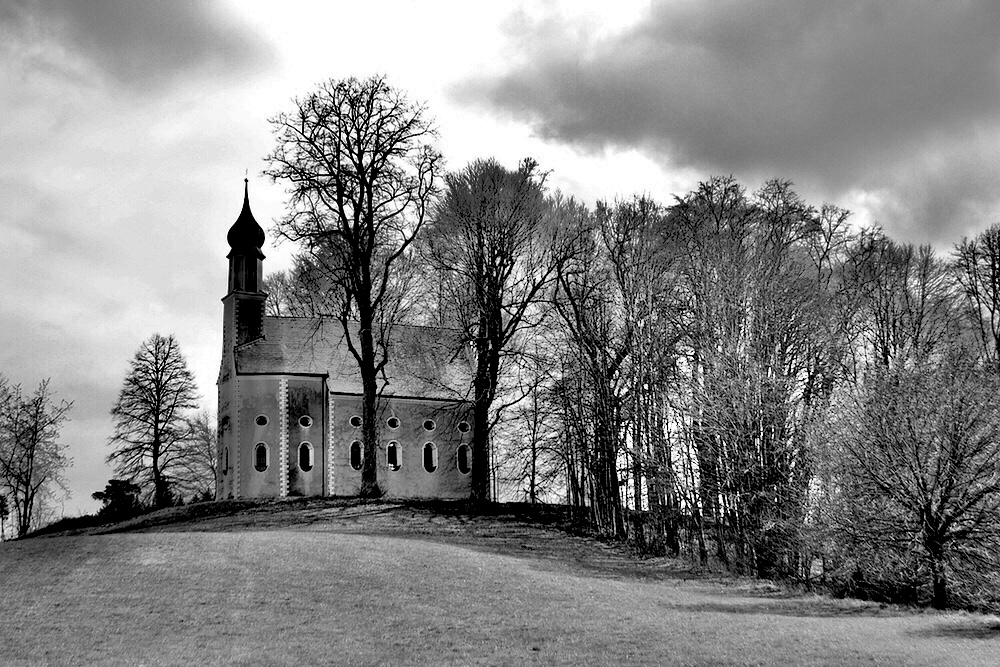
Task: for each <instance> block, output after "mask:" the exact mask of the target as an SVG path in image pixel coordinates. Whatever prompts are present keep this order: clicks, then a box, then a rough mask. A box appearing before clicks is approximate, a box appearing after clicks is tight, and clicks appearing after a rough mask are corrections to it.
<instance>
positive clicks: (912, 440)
mask: <svg viewBox="0 0 1000 667" xmlns="http://www.w3.org/2000/svg"><path fill="white" fill-rule="evenodd" d="M998 392H1000V386H998V384H997V380H996V377H995V375H994V374H993V373H991V372H988V371H986V370H984V369H983V368H982V367H981V366H979V365H978V364H977V363H976V361H975V358H974V357H973V356H972V355H969V354H967V353H966V352H965V351H964V350H961V349H949V350H947V351H945V352H943V353H942V355H941V356H940V357H939V358H938V359H933V360H924V361H921V362H918V363H916V364H911V365H907V366H901V367H896V368H892V369H882V368H880V367H876V368H875V369H874V370H873V372H872V374H871V377H870V378H869V379H868V381H867V382H866V384H865V386H864V387H863V388H862V389H861V390H860V391H859V392H857V393H855V394H854V395H853V396H852V397H851V398H850V399H849V400H848V401H846V405H845V406H844V408H843V409H842V410H840V411H839V419H838V424H839V425H838V431H837V433H838V436H839V437H838V441H839V445H840V446H841V447H842V452H843V458H842V459H841V466H842V467H841V468H840V474H839V478H838V479H837V488H839V489H840V492H841V498H840V501H841V503H842V507H843V508H844V509H843V511H842V512H841V513H840V515H839V517H838V519H839V526H840V527H839V528H838V531H839V533H840V534H841V535H853V536H854V537H855V539H854V542H853V545H852V552H853V553H852V554H851V559H852V560H853V561H854V562H855V563H857V564H856V565H855V568H856V569H857V570H859V571H860V572H861V573H862V574H863V575H864V574H868V575H871V572H868V573H865V570H866V569H867V564H866V563H864V558H863V555H864V553H865V551H866V550H870V549H872V548H873V549H874V554H875V558H877V559H885V560H888V559H890V558H895V559H896V560H897V561H898V562H905V561H907V560H909V558H910V557H911V556H916V558H917V561H916V567H915V568H914V572H913V573H911V574H912V575H914V576H916V577H918V578H919V577H920V572H921V571H924V572H927V573H928V575H927V580H929V581H928V583H929V584H930V589H931V595H930V598H931V603H932V604H933V606H935V607H938V608H943V607H945V606H947V605H948V603H949V595H950V593H949V590H950V584H951V583H952V577H953V576H954V573H956V572H960V571H962V570H968V569H969V568H970V566H971V568H972V570H973V571H974V572H977V573H978V574H979V575H985V574H987V573H989V572H993V571H995V570H996V566H997V563H996V553H997V548H998V546H1000V541H998V540H1000V472H998V471H1000V398H998V397H1000V393H998ZM889 576H890V577H892V578H899V579H902V578H903V577H905V576H906V573H904V572H900V571H899V569H898V566H897V567H895V568H893V571H892V572H891V573H890V574H889Z"/></svg>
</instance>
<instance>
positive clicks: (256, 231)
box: [226, 178, 264, 292]
mask: <svg viewBox="0 0 1000 667" xmlns="http://www.w3.org/2000/svg"><path fill="white" fill-rule="evenodd" d="M226 240H227V241H229V247H230V248H232V250H230V251H229V255H228V258H229V291H230V292H261V291H262V290H261V287H262V286H263V283H262V280H263V259H264V253H263V252H261V250H260V249H261V247H262V246H263V245H264V230H263V229H262V228H261V226H260V225H259V224H257V221H256V220H255V219H254V217H253V212H252V211H251V210H250V180H249V179H246V178H245V179H243V210H242V211H240V215H239V217H238V218H236V222H234V223H233V226H232V227H230V228H229V233H228V234H227V235H226Z"/></svg>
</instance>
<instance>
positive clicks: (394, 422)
mask: <svg viewBox="0 0 1000 667" xmlns="http://www.w3.org/2000/svg"><path fill="white" fill-rule="evenodd" d="M385 425H386V426H388V427H389V428H399V419H398V418H397V417H389V418H388V419H386V420H385Z"/></svg>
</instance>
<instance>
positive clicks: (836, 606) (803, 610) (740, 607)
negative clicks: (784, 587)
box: [673, 598, 913, 618]
mask: <svg viewBox="0 0 1000 667" xmlns="http://www.w3.org/2000/svg"><path fill="white" fill-rule="evenodd" d="M673 608H675V609H678V610H682V611H688V612H695V613H716V614H738V615H755V616H760V615H763V616H790V617H797V618H861V617H864V618H899V617H903V616H912V615H913V611H912V610H907V609H904V608H901V607H892V606H882V605H877V604H854V603H849V602H844V601H838V600H828V599H824V598H815V599H810V598H806V599H800V600H775V601H771V602H763V601H761V600H759V599H754V600H753V601H752V602H751V601H748V602H746V603H743V604H740V603H729V602H722V601H720V602H707V603H703V604H696V605H675V606H674V607H673Z"/></svg>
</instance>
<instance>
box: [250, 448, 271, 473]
mask: <svg viewBox="0 0 1000 667" xmlns="http://www.w3.org/2000/svg"><path fill="white" fill-rule="evenodd" d="M267 458H268V457H267V445H265V444H264V443H263V442H258V443H257V445H256V446H255V447H254V448H253V467H254V470H256V471H257V472H264V471H265V470H267Z"/></svg>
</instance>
